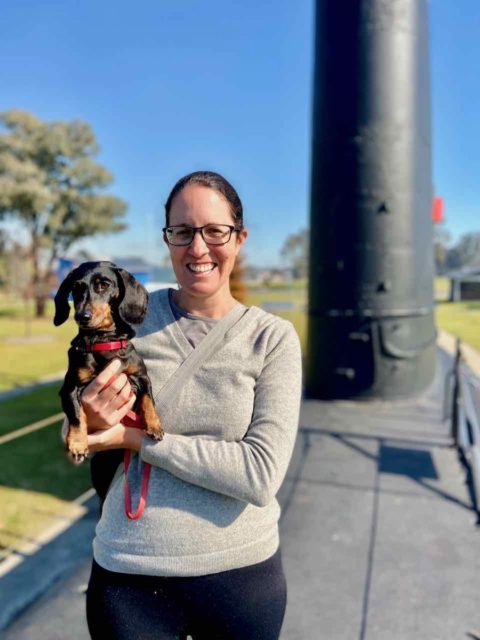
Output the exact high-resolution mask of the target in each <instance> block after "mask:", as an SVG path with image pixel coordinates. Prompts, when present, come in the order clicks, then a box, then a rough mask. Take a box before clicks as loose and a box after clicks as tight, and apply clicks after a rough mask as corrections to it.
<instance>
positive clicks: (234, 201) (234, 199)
mask: <svg viewBox="0 0 480 640" xmlns="http://www.w3.org/2000/svg"><path fill="white" fill-rule="evenodd" d="M189 184H198V185H200V186H202V187H208V188H210V189H213V190H214V191H217V192H218V193H220V194H221V195H222V196H223V197H224V198H225V200H226V201H227V202H228V204H229V206H230V213H231V214H232V218H233V221H234V223H235V228H236V229H238V230H240V229H242V228H243V206H242V201H241V200H240V197H239V195H238V193H237V192H236V191H235V189H234V188H233V187H232V185H231V184H230V182H228V180H226V179H225V178H224V177H223V176H221V175H220V174H219V173H215V172H214V171H194V172H193V173H189V174H188V175H186V176H184V177H183V178H180V180H178V182H177V183H176V184H175V185H174V187H173V189H172V190H171V192H170V195H169V196H168V198H167V202H166V203H165V220H166V226H167V227H168V225H169V224H170V209H171V208H172V202H173V199H174V198H175V196H177V195H178V194H179V193H180V191H181V190H182V189H183V188H184V187H186V186H188V185H189Z"/></svg>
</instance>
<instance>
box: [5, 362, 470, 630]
mask: <svg viewBox="0 0 480 640" xmlns="http://www.w3.org/2000/svg"><path fill="white" fill-rule="evenodd" d="M450 363H451V357H450V356H449V355H447V353H446V352H445V351H443V350H439V352H438V368H437V377H436V380H435V382H434V384H433V385H432V387H431V388H430V389H429V390H428V392H427V393H426V394H424V395H423V396H422V397H421V398H419V399H417V400H416V401H410V402H388V403H386V402H385V403H382V402H375V403H356V402H341V403H327V402H315V401H308V402H304V403H303V407H302V415H301V428H300V433H299V437H298V440H297V444H296V448H295V451H294V456H293V459H292V463H291V465H290V469H289V473H288V476H287V478H286V481H285V483H284V485H283V487H282V490H281V492H280V501H281V503H282V506H283V515H282V520H281V535H282V547H283V555H284V564H285V570H286V574H287V579H288V584H289V601H288V607H287V614H286V619H285V624H284V628H283V632H282V640H357V639H358V640H412V639H417V638H418V639H420V640H424V639H428V640H457V639H458V640H461V639H466V638H475V637H477V636H476V635H475V634H476V633H478V634H479V635H478V637H479V638H480V632H479V631H478V630H479V629H480V607H479V606H478V600H479V594H480V531H479V530H478V528H477V527H476V516H475V514H474V512H473V511H472V508H471V498H470V495H469V491H468V487H467V485H466V483H465V474H464V470H463V468H462V466H461V464H460V462H459V460H458V457H457V453H456V450H455V449H453V448H451V446H450V438H449V425H448V424H447V423H445V422H444V421H443V419H442V404H443V402H442V400H443V399H442V386H443V379H444V376H445V372H446V370H447V369H448V367H449V365H450ZM81 522H82V523H83V524H82V525H81V526H83V527H84V531H83V532H81V536H80V537H78V536H77V537H75V535H73V534H71V535H72V538H71V539H69V538H68V532H67V533H66V534H64V536H65V542H64V544H63V547H65V546H67V547H68V548H69V550H70V556H74V558H73V560H72V562H71V564H70V566H69V567H68V568H66V569H65V571H64V572H63V574H62V579H61V580H58V581H57V582H56V583H55V584H53V586H52V587H51V588H50V589H49V590H48V591H47V592H46V593H45V594H44V595H43V596H42V597H40V598H39V599H37V601H36V602H35V604H33V605H32V606H31V607H30V608H28V609H26V611H25V612H24V613H23V615H20V616H19V617H18V618H17V620H16V621H15V622H13V623H12V625H11V626H10V627H9V629H8V630H7V631H5V632H4V635H3V637H4V638H5V640H13V639H15V640H40V639H41V640H44V639H45V640H56V639H59V640H60V639H67V638H68V640H88V633H87V631H86V628H85V622H84V597H85V596H84V593H83V589H84V586H85V583H86V581H87V579H88V564H89V562H88V560H87V555H88V546H89V536H90V535H91V533H92V530H93V523H94V517H93V516H92V515H90V516H88V517H87V518H86V519H84V520H82V521H81ZM79 526H80V525H77V528H78V527H79ZM75 540H76V542H75ZM58 553H59V550H58V547H57V548H56V549H55V548H54V547H51V548H50V550H49V553H47V554H46V556H48V555H49V556H50V557H52V554H53V556H55V554H58ZM32 561H33V560H32V559H30V560H27V561H26V562H25V563H24V564H23V581H24V583H25V581H26V580H27V577H29V582H30V583H32V576H34V577H35V580H38V579H40V577H41V575H42V571H43V573H44V574H45V573H48V571H47V569H48V562H47V561H46V560H44V561H43V564H42V563H40V566H39V563H38V562H37V565H35V564H31V567H30V568H29V567H28V563H29V562H32ZM11 573H13V574H14V573H15V571H13V572H11ZM16 573H17V579H18V580H17V582H16V583H15V580H14V578H15V576H5V577H4V578H3V579H1V580H0V602H2V603H5V602H6V600H5V598H6V599H7V600H8V598H9V597H10V598H13V597H14V595H15V593H14V594H13V595H12V588H14V587H15V589H16V590H17V592H16V593H17V596H18V590H21V589H22V588H23V587H22V580H21V575H20V573H21V571H20V567H19V568H18V569H17V571H16ZM65 576H66V577H65ZM59 577H60V575H59V574H58V575H57V578H59ZM8 581H10V582H8ZM15 589H14V591H15ZM9 594H10V596H9ZM17 599H18V598H17ZM469 634H473V635H469Z"/></svg>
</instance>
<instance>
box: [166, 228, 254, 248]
mask: <svg viewBox="0 0 480 640" xmlns="http://www.w3.org/2000/svg"><path fill="white" fill-rule="evenodd" d="M206 227H228V230H229V232H230V233H229V234H228V239H227V240H225V242H209V241H208V240H207V239H206V238H205V236H204V235H203V230H204V229H205V228H206ZM168 229H188V230H189V231H192V239H191V240H190V241H189V242H181V243H175V242H170V240H169V239H168V235H167V231H168ZM241 230H242V227H235V226H234V225H232V224H216V223H214V222H210V223H209V224H204V225H203V227H189V226H188V225H185V224H174V225H170V226H169V227H163V229H162V231H163V235H164V237H165V240H166V241H167V242H168V244H171V245H172V246H173V247H188V246H189V245H191V244H192V242H193V241H194V239H195V234H196V233H197V232H200V235H201V236H202V239H203V241H204V242H205V244H208V245H211V246H213V247H221V246H223V245H224V244H227V243H228V242H230V239H231V237H232V233H233V232H234V231H235V232H238V231H241Z"/></svg>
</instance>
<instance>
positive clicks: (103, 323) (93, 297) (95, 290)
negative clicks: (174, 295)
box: [53, 261, 148, 331]
mask: <svg viewBox="0 0 480 640" xmlns="http://www.w3.org/2000/svg"><path fill="white" fill-rule="evenodd" d="M70 293H71V294H72V298H73V304H74V307H75V321H76V322H77V324H78V325H79V326H80V327H82V328H85V329H94V330H95V329H98V330H102V331H108V330H109V329H110V328H112V327H113V325H114V324H115V321H116V320H118V318H117V316H118V317H119V318H120V319H121V320H123V322H125V323H127V324H130V323H131V324H140V323H141V322H142V321H143V319H144V317H145V313H146V311H147V304H148V293H147V290H146V289H145V287H144V286H143V285H141V284H140V282H138V280H136V279H135V278H134V277H133V276H132V274H131V273H129V272H128V271H126V270H125V269H121V268H120V267H117V265H115V264H113V262H106V261H102V262H84V263H83V264H81V265H80V266H79V267H77V268H76V269H73V271H71V272H70V273H69V274H68V276H67V277H66V278H65V280H64V281H63V282H62V284H61V285H60V287H59V288H58V291H57V294H56V296H55V318H54V320H53V322H54V324H55V325H56V326H58V325H60V324H63V323H64V322H65V320H66V319H67V318H68V316H69V314H70V305H69V303H68V297H69V295H70Z"/></svg>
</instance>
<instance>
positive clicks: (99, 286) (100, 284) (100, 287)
mask: <svg viewBox="0 0 480 640" xmlns="http://www.w3.org/2000/svg"><path fill="white" fill-rule="evenodd" d="M109 285H110V283H109V282H106V281H105V280H103V281H102V280H97V282H95V289H96V291H99V292H102V291H106V290H107V289H108V287H109Z"/></svg>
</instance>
